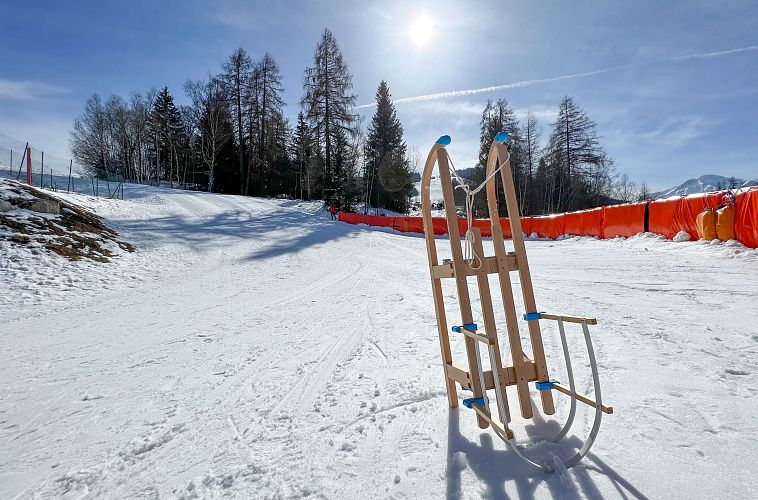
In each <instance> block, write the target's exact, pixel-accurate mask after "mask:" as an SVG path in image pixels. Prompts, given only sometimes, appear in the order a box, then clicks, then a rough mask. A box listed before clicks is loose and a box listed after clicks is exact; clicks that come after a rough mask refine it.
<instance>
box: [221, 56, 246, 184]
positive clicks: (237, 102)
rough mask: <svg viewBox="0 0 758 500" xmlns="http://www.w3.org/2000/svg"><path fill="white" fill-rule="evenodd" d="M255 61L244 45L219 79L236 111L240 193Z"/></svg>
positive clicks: (230, 58)
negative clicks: (251, 78) (249, 96)
mask: <svg viewBox="0 0 758 500" xmlns="http://www.w3.org/2000/svg"><path fill="white" fill-rule="evenodd" d="M252 67H253V61H252V59H250V56H249V55H248V53H247V52H246V51H245V49H243V48H242V47H240V48H238V49H237V50H235V51H234V53H232V55H231V56H229V60H228V61H227V62H226V63H224V65H223V67H222V69H223V71H224V72H223V73H222V74H221V75H220V76H219V80H220V81H221V82H222V83H223V85H224V90H225V91H226V95H227V97H228V98H229V102H230V104H231V108H232V112H233V113H234V117H235V118H236V121H235V131H236V133H237V154H238V157H239V181H240V194H245V187H246V183H245V156H244V155H245V151H246V147H245V131H244V125H243V123H242V121H243V116H244V114H245V105H246V102H245V99H246V95H247V94H248V92H249V88H248V85H249V79H250V72H251V71H252Z"/></svg>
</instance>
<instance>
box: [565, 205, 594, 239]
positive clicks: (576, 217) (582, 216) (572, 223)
mask: <svg viewBox="0 0 758 500" xmlns="http://www.w3.org/2000/svg"><path fill="white" fill-rule="evenodd" d="M563 233H564V234H570V235H574V236H595V237H597V238H600V237H601V236H602V234H603V208H602V207H600V208H593V209H592V210H581V211H579V212H568V213H565V214H563Z"/></svg>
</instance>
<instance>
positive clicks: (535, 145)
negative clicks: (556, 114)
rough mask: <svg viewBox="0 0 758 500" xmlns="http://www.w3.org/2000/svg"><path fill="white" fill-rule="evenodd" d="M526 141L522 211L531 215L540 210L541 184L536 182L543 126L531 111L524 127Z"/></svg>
mask: <svg viewBox="0 0 758 500" xmlns="http://www.w3.org/2000/svg"><path fill="white" fill-rule="evenodd" d="M522 130H523V142H524V168H523V178H524V193H525V195H524V204H523V206H522V207H521V213H522V214H524V215H531V214H534V213H536V211H537V210H538V206H539V205H538V200H539V199H540V197H539V186H538V184H537V183H536V182H535V176H536V175H537V167H538V165H539V158H540V155H541V150H542V146H541V145H540V141H541V140H542V127H540V125H539V123H538V122H537V117H536V116H534V113H532V112H531V111H530V112H528V113H527V114H526V122H525V123H524V126H523V127H522Z"/></svg>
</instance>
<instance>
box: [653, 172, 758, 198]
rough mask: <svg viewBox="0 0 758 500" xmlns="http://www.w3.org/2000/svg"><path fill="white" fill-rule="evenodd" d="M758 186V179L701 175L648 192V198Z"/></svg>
mask: <svg viewBox="0 0 758 500" xmlns="http://www.w3.org/2000/svg"><path fill="white" fill-rule="evenodd" d="M748 186H758V179H753V180H745V179H738V178H736V177H724V176H723V175H701V176H700V177H698V178H697V179H688V180H686V181H684V182H683V183H681V184H679V185H678V186H674V187H672V188H669V189H664V190H663V191H658V192H657V193H650V198H652V199H654V200H655V199H658V198H668V197H669V196H681V195H685V194H693V193H707V192H709V191H720V190H723V189H730V188H741V187H748Z"/></svg>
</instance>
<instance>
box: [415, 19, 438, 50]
mask: <svg viewBox="0 0 758 500" xmlns="http://www.w3.org/2000/svg"><path fill="white" fill-rule="evenodd" d="M409 34H410V36H411V42H412V43H413V45H415V46H416V47H423V46H424V45H426V44H427V43H428V42H429V40H430V39H431V38H432V35H433V34H434V24H433V23H432V20H431V19H429V18H428V17H426V16H420V17H417V18H416V20H415V21H413V24H411V28H410V31H409Z"/></svg>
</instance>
